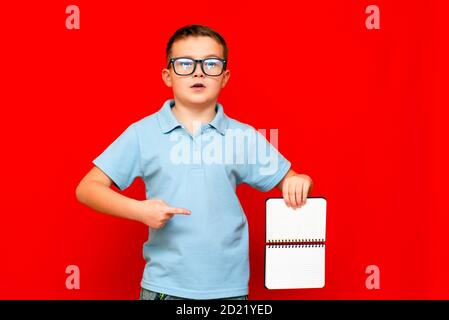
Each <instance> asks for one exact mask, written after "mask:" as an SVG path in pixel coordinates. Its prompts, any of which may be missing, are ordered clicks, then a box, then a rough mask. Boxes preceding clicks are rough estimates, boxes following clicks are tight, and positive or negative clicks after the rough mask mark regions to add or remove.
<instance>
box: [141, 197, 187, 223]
mask: <svg viewBox="0 0 449 320" xmlns="http://www.w3.org/2000/svg"><path fill="white" fill-rule="evenodd" d="M136 209H137V210H138V212H139V214H138V216H139V219H138V220H139V221H140V222H142V223H144V224H146V225H147V226H149V227H151V228H154V229H160V228H162V227H164V226H165V224H166V223H167V221H168V220H169V219H171V218H172V217H173V216H174V215H175V214H191V212H190V210H187V209H182V208H174V207H171V206H169V205H168V204H166V203H165V202H164V201H163V200H161V199H150V200H143V201H139V202H138V205H137V208H136Z"/></svg>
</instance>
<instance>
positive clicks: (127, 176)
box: [92, 124, 141, 190]
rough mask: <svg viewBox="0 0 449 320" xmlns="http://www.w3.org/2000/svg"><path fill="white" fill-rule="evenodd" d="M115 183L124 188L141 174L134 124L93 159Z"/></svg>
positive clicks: (138, 147) (121, 188)
mask: <svg viewBox="0 0 449 320" xmlns="http://www.w3.org/2000/svg"><path fill="white" fill-rule="evenodd" d="M92 162H93V163H94V165H96V166H97V167H98V168H100V169H101V170H102V171H103V172H104V173H105V174H106V175H108V176H109V178H111V179H112V181H114V183H115V185H116V186H117V187H118V188H119V189H120V190H124V189H126V188H128V187H129V186H130V185H131V183H132V182H133V181H134V179H135V178H136V177H140V176H141V170H140V146H139V140H138V136H137V131H136V128H135V125H134V124H132V125H130V126H129V127H128V128H127V129H126V130H125V131H124V132H123V133H122V134H121V135H120V136H119V137H118V138H117V139H115V141H114V142H112V143H111V144H110V145H109V146H108V147H107V148H106V150H104V151H103V153H101V154H100V155H99V156H98V157H97V158H95V159H94V160H93V161H92Z"/></svg>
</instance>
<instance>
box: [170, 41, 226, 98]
mask: <svg viewBox="0 0 449 320" xmlns="http://www.w3.org/2000/svg"><path fill="white" fill-rule="evenodd" d="M171 57H172V58H178V57H190V58H193V59H204V58H209V57H215V58H221V59H224V56H223V47H222V46H221V44H220V43H219V42H217V41H216V40H214V39H212V38H210V37H205V36H200V37H187V38H184V39H181V40H177V41H175V42H174V43H173V46H172V56H171ZM229 77H230V71H229V70H227V69H226V70H225V71H223V73H222V74H221V75H219V76H209V75H206V74H204V72H203V70H202V69H201V63H197V65H196V68H195V72H193V73H192V74H191V75H187V76H180V75H178V74H176V73H175V72H174V70H173V64H171V65H170V68H169V69H167V68H164V69H163V70H162V80H163V81H164V82H165V84H166V85H167V86H168V87H172V88H173V94H174V97H175V98H176V99H177V100H179V101H180V102H181V103H184V104H185V105H192V104H197V105H207V104H211V103H215V102H216V101H217V99H218V95H219V94H220V91H221V88H224V87H225V85H226V83H227V82H228V80H229ZM195 83H202V84H203V85H204V88H194V87H192V86H193V85H194V84H195Z"/></svg>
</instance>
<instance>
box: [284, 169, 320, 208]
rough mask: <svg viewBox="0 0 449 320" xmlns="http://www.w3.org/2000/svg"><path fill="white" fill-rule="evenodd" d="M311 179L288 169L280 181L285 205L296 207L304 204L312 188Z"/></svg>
mask: <svg viewBox="0 0 449 320" xmlns="http://www.w3.org/2000/svg"><path fill="white" fill-rule="evenodd" d="M312 185H313V182H312V179H311V178H310V177H309V176H308V175H306V174H297V173H295V172H294V171H293V170H290V171H289V172H288V173H287V174H286V176H285V177H284V179H283V180H282V181H281V183H280V189H281V191H282V196H283V198H284V201H285V204H286V205H287V207H292V208H293V209H297V208H300V207H302V206H303V205H305V204H306V201H307V196H308V195H309V193H310V191H311V189H312Z"/></svg>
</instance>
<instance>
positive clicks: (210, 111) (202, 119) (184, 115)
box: [171, 99, 217, 134]
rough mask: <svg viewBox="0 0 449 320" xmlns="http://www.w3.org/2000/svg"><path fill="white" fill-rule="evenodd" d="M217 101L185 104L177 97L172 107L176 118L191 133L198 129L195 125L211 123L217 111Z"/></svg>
mask: <svg viewBox="0 0 449 320" xmlns="http://www.w3.org/2000/svg"><path fill="white" fill-rule="evenodd" d="M215 105H216V102H213V103H211V104H207V105H198V104H191V105H190V104H189V105H187V104H184V103H182V102H180V101H178V100H176V99H175V105H174V106H173V107H172V109H171V110H172V111H173V114H174V115H175V117H176V119H177V120H178V121H179V122H181V123H182V124H183V125H184V126H185V127H186V128H187V129H188V130H189V132H190V133H192V134H194V133H195V132H196V130H197V128H196V127H194V125H195V124H196V125H199V124H205V123H210V122H211V121H212V120H213V119H214V117H215V115H216V114H217V112H216V111H215Z"/></svg>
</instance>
